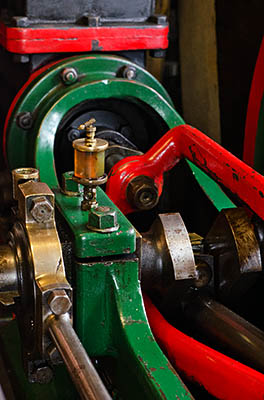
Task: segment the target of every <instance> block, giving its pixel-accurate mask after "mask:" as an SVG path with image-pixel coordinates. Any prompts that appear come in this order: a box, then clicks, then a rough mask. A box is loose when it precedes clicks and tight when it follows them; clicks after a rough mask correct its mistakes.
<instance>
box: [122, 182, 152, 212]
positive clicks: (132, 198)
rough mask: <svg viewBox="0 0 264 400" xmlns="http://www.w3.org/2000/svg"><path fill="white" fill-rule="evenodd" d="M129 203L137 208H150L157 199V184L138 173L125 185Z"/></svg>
mask: <svg viewBox="0 0 264 400" xmlns="http://www.w3.org/2000/svg"><path fill="white" fill-rule="evenodd" d="M127 199H128V201H129V203H130V204H131V205H132V206H133V207H135V208H137V209H139V210H150V209H151V208H153V207H155V206H156V205H157V204H158V201H159V194H158V189H157V186H156V185H155V182H154V180H153V179H152V178H150V177H148V176H145V175H139V176H137V177H135V178H134V179H132V180H131V181H130V182H129V184H128V186H127Z"/></svg>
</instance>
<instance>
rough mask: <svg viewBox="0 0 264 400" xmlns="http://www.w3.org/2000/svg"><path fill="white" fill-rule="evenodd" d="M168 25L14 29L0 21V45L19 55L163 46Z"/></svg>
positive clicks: (166, 38)
mask: <svg viewBox="0 0 264 400" xmlns="http://www.w3.org/2000/svg"><path fill="white" fill-rule="evenodd" d="M168 31H169V28H168V25H154V24H145V25H144V26H143V25H133V26H131V27H129V26H125V27H122V26H116V27H112V26H111V27H106V26H99V27H95V28H94V27H81V26H80V27H77V28H76V27H68V26H65V27H54V26H53V27H47V26H46V27H42V28H41V27H36V26H32V27H29V28H13V27H9V26H7V25H5V24H3V23H2V22H0V44H1V45H2V46H3V47H4V48H5V49H6V50H8V51H10V52H12V53H18V54H34V53H47V52H49V53H61V52H65V53H66V52H70V53H75V52H84V51H122V50H147V49H166V48H167V47H168Z"/></svg>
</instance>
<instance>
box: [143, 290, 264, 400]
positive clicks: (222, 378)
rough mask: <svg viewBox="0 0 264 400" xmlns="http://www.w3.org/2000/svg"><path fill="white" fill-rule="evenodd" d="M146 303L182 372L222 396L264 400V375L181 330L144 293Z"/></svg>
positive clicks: (153, 326) (150, 317)
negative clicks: (164, 316)
mask: <svg viewBox="0 0 264 400" xmlns="http://www.w3.org/2000/svg"><path fill="white" fill-rule="evenodd" d="M144 303H145V308H146V312H147V316H148V320H149V324H150V326H151V329H152V331H153V334H154V336H155V338H156V340H157V342H158V343H159V345H160V346H161V348H162V349H163V350H164V351H165V352H166V354H167V355H168V358H169V359H170V361H171V362H172V364H173V365H175V367H176V368H177V370H178V371H181V372H182V373H183V374H184V375H185V376H187V377H188V378H190V379H191V380H194V381H196V382H198V383H199V384H201V385H202V386H204V387H205V389H206V390H207V391H208V392H209V393H211V394H212V395H213V396H215V397H217V398H218V399H224V400H229V399H230V400H263V399H264V375H263V374H261V373H260V372H257V371H255V370H254V369H252V368H249V367H247V366H245V365H243V364H241V363H239V362H238V361H235V360H233V359H231V358H229V357H227V356H225V355H223V354H221V353H219V352H218V351H215V350H213V349H211V348H210V347H207V346H205V345H204V344H202V343H199V342H197V341H196V340H194V339H192V338H190V337H188V336H187V335H185V334H184V333H182V332H180V331H178V330H177V329H176V328H174V327H173V326H171V325H170V324H169V323H168V322H167V321H166V320H165V319H164V318H163V317H162V315H161V314H160V313H159V311H158V310H157V309H156V307H155V306H154V305H153V304H152V302H151V301H150V299H149V298H148V297H147V296H144Z"/></svg>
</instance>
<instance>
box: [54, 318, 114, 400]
mask: <svg viewBox="0 0 264 400" xmlns="http://www.w3.org/2000/svg"><path fill="white" fill-rule="evenodd" d="M47 326H48V330H49V332H50V335H51V337H52V339H53V341H54V343H55V345H56V347H57V349H58V351H59V352H60V355H61V357H62V359H63V361H64V363H65V365H66V367H67V369H68V371H69V373H70V375H71V378H72V380H73V382H74V384H75V386H76V388H77V390H78V392H79V393H80V395H81V398H82V399H85V400H110V399H111V397H110V395H109V394H108V392H107V390H106V388H105V386H104V385H103V383H102V381H101V379H100V377H99V375H98V373H97V372H96V370H95V368H94V366H93V364H92V362H91V360H90V359H89V357H88V355H87V353H86V351H85V349H84V348H83V346H82V344H81V342H80V340H79V338H78V336H77V335H76V333H75V331H74V329H73V327H72V325H71V321H70V318H69V316H68V315H67V314H65V315H61V316H60V317H58V318H56V317H55V316H50V317H49V318H48V320H47Z"/></svg>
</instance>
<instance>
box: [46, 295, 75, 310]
mask: <svg viewBox="0 0 264 400" xmlns="http://www.w3.org/2000/svg"><path fill="white" fill-rule="evenodd" d="M48 304H49V307H50V309H51V311H52V312H53V314H55V315H62V314H66V313H67V312H68V311H69V310H70V308H71V306H72V303H71V300H70V298H69V296H68V295H67V293H66V292H65V290H61V289H55V290H53V291H52V292H51V294H50V295H49V298H48Z"/></svg>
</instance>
